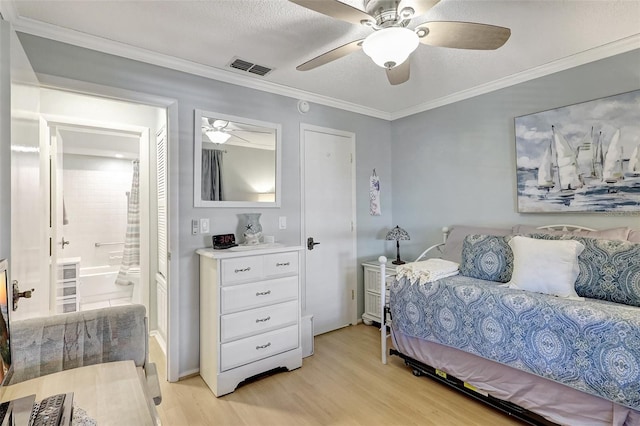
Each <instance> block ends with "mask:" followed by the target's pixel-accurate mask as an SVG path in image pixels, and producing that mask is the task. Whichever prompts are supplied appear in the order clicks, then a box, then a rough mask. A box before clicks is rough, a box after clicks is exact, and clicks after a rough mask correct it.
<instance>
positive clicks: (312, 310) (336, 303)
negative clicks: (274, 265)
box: [301, 125, 357, 335]
mask: <svg viewBox="0 0 640 426" xmlns="http://www.w3.org/2000/svg"><path fill="white" fill-rule="evenodd" d="M301 158H302V175H303V176H302V177H303V185H302V192H303V194H302V203H303V206H302V211H303V239H304V241H303V244H304V245H305V247H306V250H305V278H304V283H305V285H304V293H305V294H304V303H305V305H304V309H303V310H304V314H305V315H309V314H311V315H313V326H314V334H316V335H317V334H321V333H325V332H328V331H331V330H335V329H337V328H340V327H344V326H346V325H349V324H353V323H355V318H356V307H357V305H356V298H355V296H356V290H355V289H356V264H357V262H356V230H355V225H356V224H355V191H354V188H355V182H354V176H355V164H354V158H355V136H354V135H353V134H352V133H347V132H341V131H336V130H331V129H324V128H319V127H315V126H307V125H302V127H301Z"/></svg>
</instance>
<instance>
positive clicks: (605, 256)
mask: <svg viewBox="0 0 640 426" xmlns="http://www.w3.org/2000/svg"><path fill="white" fill-rule="evenodd" d="M530 236H531V237H533V238H540V239H546V240H558V239H562V240H568V239H571V240H577V241H580V242H581V243H582V244H584V247H585V248H584V251H583V252H582V253H581V254H580V256H578V264H579V266H580V273H579V274H578V278H577V280H576V293H578V295H579V296H582V297H589V298H592V299H600V300H608V301H610V302H616V303H624V304H625V305H632V306H640V244H636V243H631V242H629V241H622V240H599V239H595V238H586V237H577V236H572V235H543V234H533V235H530Z"/></svg>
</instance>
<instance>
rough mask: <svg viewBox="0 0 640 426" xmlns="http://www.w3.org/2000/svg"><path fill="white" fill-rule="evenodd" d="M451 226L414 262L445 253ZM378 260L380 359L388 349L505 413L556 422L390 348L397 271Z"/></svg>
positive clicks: (541, 425) (546, 424) (545, 425)
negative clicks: (389, 286) (390, 290)
mask: <svg viewBox="0 0 640 426" xmlns="http://www.w3.org/2000/svg"><path fill="white" fill-rule="evenodd" d="M537 229H540V230H556V231H595V229H593V228H587V227H584V226H579V225H566V224H560V225H545V226H539V227H538V228H537ZM449 232H450V228H449V227H443V228H442V242H441V243H438V244H434V245H432V246H431V247H428V248H427V249H426V250H424V251H423V252H422V253H420V255H419V256H418V257H417V258H416V260H415V262H418V261H420V260H422V259H424V258H425V257H426V256H427V254H430V253H432V252H435V251H437V252H438V253H439V255H441V254H442V248H443V247H444V245H445V243H446V242H447V237H448V236H449ZM378 262H380V297H381V301H380V310H381V312H380V318H382V322H381V324H380V352H381V360H382V363H383V364H386V363H387V353H389V354H390V355H396V356H399V357H400V358H402V359H403V360H404V363H405V365H407V366H408V367H410V368H411V369H412V372H413V375H414V376H428V377H430V378H431V379H433V380H436V381H438V382H440V383H443V384H446V385H447V386H450V387H452V388H455V389H457V390H459V391H461V392H463V393H464V394H466V395H468V396H470V397H472V398H474V399H476V400H478V401H481V402H483V403H485V404H487V405H490V406H491V407H494V408H496V409H498V410H500V411H502V412H503V413H506V414H508V415H510V416H512V417H515V418H517V419H519V420H521V421H524V422H526V423H528V424H531V425H536V426H550V425H555V423H553V422H550V421H548V420H546V419H545V418H544V417H542V416H539V415H538V414H535V413H533V412H531V411H529V410H526V409H524V408H522V407H520V406H518V405H515V404H512V403H510V402H507V401H503V400H501V399H498V398H494V397H492V396H491V395H488V394H486V393H484V392H481V391H478V390H477V389H476V388H475V387H474V386H472V385H470V384H468V383H465V382H463V381H462V380H460V379H458V378H456V377H453V376H451V375H448V374H446V373H445V372H444V371H440V370H437V369H435V368H433V367H431V366H430V365H427V364H424V363H422V362H420V361H417V360H415V359H413V358H411V357H409V356H407V355H404V354H402V353H400V352H398V351H397V350H395V349H392V350H391V352H389V351H388V349H387V338H388V337H389V336H390V333H389V326H390V325H391V318H388V317H387V314H388V313H389V312H390V310H389V302H388V301H387V300H386V296H387V292H386V282H387V279H388V278H389V277H392V276H394V275H395V274H387V271H386V263H387V258H386V257H385V256H380V257H379V258H378Z"/></svg>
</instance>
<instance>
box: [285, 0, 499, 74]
mask: <svg viewBox="0 0 640 426" xmlns="http://www.w3.org/2000/svg"><path fill="white" fill-rule="evenodd" d="M289 1H291V2H292V3H295V4H297V5H300V6H302V7H305V8H307V9H311V10H313V11H316V12H319V13H322V14H324V15H327V16H330V17H332V18H336V19H340V20H342V21H346V22H350V23H352V24H357V25H365V26H367V27H371V28H372V29H373V30H374V32H373V33H371V34H370V35H368V36H367V37H366V38H364V39H361V40H355V41H352V42H350V43H347V44H345V45H342V46H340V47H337V48H335V49H333V50H330V51H328V52H326V53H323V54H322V55H320V56H317V57H315V58H313V59H311V60H309V61H307V62H305V63H304V64H302V65H299V66H298V67H296V69H297V70H299V71H308V70H311V69H314V68H316V67H319V66H320V65H324V64H327V63H329V62H331V61H335V60H336V59H339V58H341V57H343V56H346V55H348V54H349V53H353V52H355V51H357V50H359V49H361V48H362V50H364V53H365V54H367V56H369V57H370V58H371V59H372V60H373V62H375V63H376V64H377V65H379V66H381V67H383V68H385V69H386V72H387V78H388V79H389V82H390V83H391V84H393V85H396V84H402V83H404V82H406V81H407V80H409V74H410V60H409V57H410V56H411V54H412V53H413V51H414V50H415V49H416V48H417V47H418V45H419V44H420V43H423V44H428V45H430V46H437V47H450V48H455V49H474V50H495V49H497V48H499V47H500V46H502V45H503V44H505V43H506V41H507V40H508V39H509V36H510V35H511V30H510V29H509V28H504V27H498V26H495V25H487V24H479V23H473V22H455V21H433V22H425V23H423V24H420V25H417V26H416V27H415V28H413V29H411V28H409V25H410V23H411V20H412V19H413V18H414V17H416V16H420V15H423V14H424V13H426V12H427V11H428V10H429V9H431V8H432V7H433V6H435V5H436V4H437V3H438V2H439V0H364V2H365V4H364V6H365V10H366V12H363V11H362V10H360V9H357V8H355V7H352V6H350V5H348V4H345V3H342V2H340V1H338V0H289Z"/></svg>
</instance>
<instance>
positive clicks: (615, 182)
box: [515, 90, 640, 214]
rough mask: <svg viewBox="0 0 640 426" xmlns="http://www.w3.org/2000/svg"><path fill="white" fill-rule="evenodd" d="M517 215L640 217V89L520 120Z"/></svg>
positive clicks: (517, 155) (518, 126)
mask: <svg viewBox="0 0 640 426" xmlns="http://www.w3.org/2000/svg"><path fill="white" fill-rule="evenodd" d="M515 136H516V168H517V170H516V175H517V188H518V189H517V196H518V212H520V213H561V212H572V213H577V212H620V213H623V212H636V213H638V214H640V90H635V91H633V92H627V93H622V94H619V95H614V96H610V97H607V98H601V99H595V100H592V101H588V102H583V103H579V104H574V105H569V106H565V107H561V108H556V109H552V110H548V111H543V112H538V113H535V114H529V115H524V116H521V117H516V118H515Z"/></svg>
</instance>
